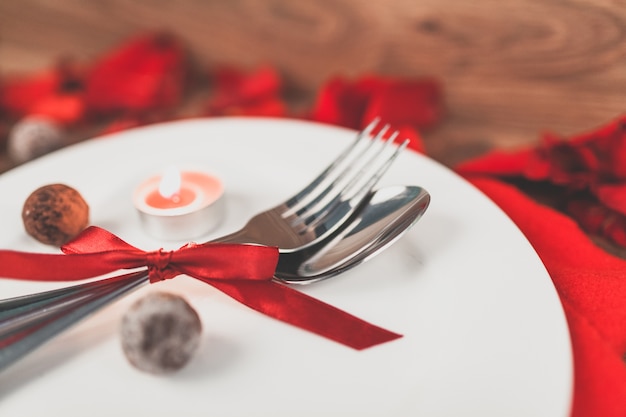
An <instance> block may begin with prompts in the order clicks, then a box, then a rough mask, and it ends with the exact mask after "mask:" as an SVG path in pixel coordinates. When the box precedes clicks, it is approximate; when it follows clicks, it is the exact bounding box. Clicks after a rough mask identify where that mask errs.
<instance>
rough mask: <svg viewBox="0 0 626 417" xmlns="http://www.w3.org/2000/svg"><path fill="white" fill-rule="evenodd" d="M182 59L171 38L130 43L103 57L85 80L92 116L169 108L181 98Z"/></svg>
mask: <svg viewBox="0 0 626 417" xmlns="http://www.w3.org/2000/svg"><path fill="white" fill-rule="evenodd" d="M185 72H186V55H185V52H184V50H183V47H182V45H181V43H180V42H178V40H177V39H176V38H174V37H173V36H170V35H167V34H163V33H158V34H148V35H144V36H140V37H138V38H136V39H133V40H131V41H129V42H127V43H125V44H124V45H122V46H121V47H120V48H119V49H116V50H114V51H112V52H110V53H109V54H107V55H105V56H103V57H102V58H101V59H100V60H99V62H97V63H96V65H95V66H94V67H93V68H92V70H91V71H90V73H89V74H88V77H87V80H86V96H85V99H86V103H87V105H88V107H89V109H90V110H92V111H94V112H96V113H114V112H121V111H125V112H143V111H148V110H152V109H163V108H169V107H172V106H174V105H176V104H178V103H179V102H180V100H181V97H182V90H183V84H184V76H185Z"/></svg>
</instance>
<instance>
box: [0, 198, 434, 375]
mask: <svg viewBox="0 0 626 417" xmlns="http://www.w3.org/2000/svg"><path fill="white" fill-rule="evenodd" d="M429 201H430V196H429V195H428V193H427V192H426V191H424V190H423V189H421V188H420V187H410V186H409V187H404V186H395V187H387V188H382V189H380V190H377V191H374V192H372V193H371V194H370V196H369V198H368V199H366V201H365V202H364V203H363V205H362V206H361V207H360V209H359V210H358V211H357V213H356V214H355V215H353V217H352V218H351V219H350V220H349V221H348V222H347V224H346V225H345V226H343V227H342V228H340V229H339V230H338V231H337V232H335V233H334V234H333V235H332V236H331V237H330V238H329V240H327V243H324V242H323V243H320V244H319V245H317V246H315V247H312V248H309V249H305V250H302V251H301V252H292V253H290V254H283V253H281V254H280V259H279V263H278V267H277V270H276V276H275V278H276V279H277V280H279V281H282V282H286V283H298V284H303V283H310V282H315V281H320V280H322V279H326V278H330V277H332V276H335V275H337V274H339V273H341V272H344V271H347V270H348V269H351V268H353V267H355V266H357V265H359V264H361V263H362V262H364V261H365V260H367V259H369V258H371V257H373V256H375V255H376V254H378V253H380V252H381V251H382V250H383V249H384V248H386V247H388V246H389V245H390V244H391V243H393V242H394V241H395V240H397V239H398V238H399V237H400V236H402V235H403V234H404V233H405V232H406V231H407V230H408V229H409V228H410V227H411V226H412V225H413V224H414V223H415V222H416V221H417V220H419V218H420V217H421V216H422V214H423V213H424V211H425V210H426V208H427V207H428V203H429ZM218 240H219V239H218ZM216 241H217V240H216ZM148 282H149V279H148V273H147V271H145V270H141V271H137V272H133V273H129V274H126V275H121V276H118V277H113V278H109V279H105V280H99V281H94V282H88V283H85V284H79V285H74V286H71V287H67V288H62V289H58V290H52V291H47V292H43V293H38V294H32V295H26V296H21V297H16V298H11V299H7V300H4V301H0V370H2V369H3V368H5V367H7V366H9V365H10V364H12V363H14V362H15V361H17V360H18V359H20V358H21V357H23V356H25V355H26V354H28V353H29V352H31V351H33V350H34V349H36V348H37V347H39V346H40V345H42V344H44V343H45V342H46V341H48V340H50V339H52V338H53V337H54V336H56V335H58V334H59V333H61V332H62V331H64V330H65V329H67V328H69V327H70V326H72V325H73V324H75V323H77V322H78V321H80V320H82V319H83V318H85V317H87V316H89V315H90V314H92V313H94V312H96V311H97V310H99V309H100V308H102V307H104V306H106V305H108V304H110V303H112V302H113V301H115V300H117V299H119V298H121V297H122V296H124V295H126V294H128V293H130V292H131V291H133V290H135V289H137V288H139V287H141V286H143V285H144V284H147V283H148Z"/></svg>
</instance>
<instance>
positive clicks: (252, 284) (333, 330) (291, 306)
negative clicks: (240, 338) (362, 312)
mask: <svg viewBox="0 0 626 417" xmlns="http://www.w3.org/2000/svg"><path fill="white" fill-rule="evenodd" d="M198 279H200V280H201V281H204V282H206V283H208V284H210V285H212V286H213V287H215V288H217V289H218V290H220V291H222V292H223V293H225V294H226V295H228V296H230V297H232V298H234V299H235V300H237V301H239V302H240V303H242V304H245V305H246V306H248V307H250V308H252V309H253V310H256V311H258V312H260V313H263V314H265V315H267V316H270V317H273V318H275V319H278V320H281V321H283V322H285V323H289V324H292V325H294V326H296V327H299V328H301V329H304V330H308V331H310V332H312V333H316V334H318V335H320V336H323V337H326V338H328V339H331V340H334V341H335V342H338V343H341V344H343V345H345V346H349V347H351V348H353V349H356V350H363V349H367V348H369V347H372V346H376V345H379V344H382V343H386V342H390V341H392V340H395V339H398V338H400V337H402V335H400V334H397V333H393V332H391V331H389V330H386V329H383V328H382V327H378V326H376V325H374V324H371V323H368V322H366V321H364V320H361V319H360V318H358V317H355V316H353V315H351V314H349V313H347V312H345V311H343V310H340V309H338V308H336V307H333V306H331V305H329V304H326V303H324V302H322V301H320V300H317V299H315V298H312V297H310V296H308V295H306V294H303V293H301V292H298V291H296V290H294V289H292V288H289V287H287V286H285V285H282V284H279V283H276V282H274V281H244V280H239V281H228V282H227V281H222V280H212V279H203V278H198Z"/></svg>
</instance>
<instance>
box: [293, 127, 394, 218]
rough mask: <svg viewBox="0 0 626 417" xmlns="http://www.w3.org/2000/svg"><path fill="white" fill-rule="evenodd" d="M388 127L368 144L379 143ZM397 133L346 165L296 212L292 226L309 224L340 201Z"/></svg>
mask: <svg viewBox="0 0 626 417" xmlns="http://www.w3.org/2000/svg"><path fill="white" fill-rule="evenodd" d="M388 129H389V125H386V126H385V127H384V128H383V129H381V130H380V132H379V133H378V134H377V135H376V137H375V138H374V139H373V140H372V143H371V144H370V145H373V144H379V143H380V142H381V141H382V138H383V136H384V135H385V134H386V133H387V130H388ZM398 133H399V132H397V131H396V132H394V133H393V134H391V135H390V136H389V137H388V138H387V139H386V141H385V142H383V145H382V149H380V150H376V151H375V152H373V154H372V155H371V156H369V158H367V159H366V160H365V161H361V162H360V163H359V164H352V165H351V166H349V167H347V168H346V170H345V171H344V172H342V175H341V178H338V179H337V181H333V182H332V183H331V184H329V186H328V187H327V188H326V189H325V190H323V191H322V192H321V193H320V195H319V196H318V197H317V198H316V199H314V200H313V201H311V203H310V204H307V205H306V206H305V207H303V208H302V209H301V210H299V211H298V212H297V213H296V214H297V215H298V216H299V218H296V219H294V223H293V224H292V226H295V225H297V224H299V223H305V224H309V223H310V222H311V220H312V219H314V218H317V217H321V216H323V214H324V213H325V212H326V210H327V209H328V208H331V207H333V205H334V204H335V202H337V201H340V199H341V198H342V197H343V196H345V195H346V194H347V193H348V192H349V191H350V190H352V189H353V188H354V187H355V184H356V183H358V182H359V181H362V178H363V177H364V176H365V175H366V174H367V173H368V172H371V171H372V167H376V161H377V159H379V158H380V157H381V155H384V152H385V150H386V149H387V148H388V147H389V146H390V145H391V144H392V143H393V142H394V140H395V139H396V137H397V136H398ZM374 169H375V168H374ZM347 174H350V177H347ZM372 175H375V172H374V173H372ZM381 175H382V174H381ZM344 177H347V178H346V180H345V181H344V183H343V184H341V186H339V180H340V179H343V178H344Z"/></svg>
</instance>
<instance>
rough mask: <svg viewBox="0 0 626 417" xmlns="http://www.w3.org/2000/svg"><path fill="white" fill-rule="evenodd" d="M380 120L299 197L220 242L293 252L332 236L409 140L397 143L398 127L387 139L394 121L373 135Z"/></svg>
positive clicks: (304, 189)
mask: <svg viewBox="0 0 626 417" xmlns="http://www.w3.org/2000/svg"><path fill="white" fill-rule="evenodd" d="M378 121H379V120H378V119H375V120H374V121H373V122H371V123H370V124H369V125H368V126H367V127H366V128H365V129H364V130H362V131H361V132H359V134H358V135H357V138H356V140H355V141H354V142H353V143H352V144H351V145H350V146H349V147H348V148H347V149H346V150H344V151H343V152H342V153H341V154H340V155H339V156H338V157H337V159H335V160H334V161H333V162H331V163H330V165H329V166H328V167H327V168H326V169H325V170H324V171H322V173H321V174H320V175H319V176H318V177H317V178H315V179H314V180H313V181H311V183H309V184H308V185H307V186H305V187H304V188H303V189H302V190H300V191H298V192H297V193H296V194H295V195H294V196H292V197H291V198H289V199H287V200H286V201H285V202H283V203H281V204H279V205H277V206H275V207H274V208H271V209H269V210H266V211H264V212H262V213H259V214H257V215H255V216H254V217H252V218H251V219H250V220H249V221H248V223H247V224H246V225H245V226H244V227H243V228H242V229H241V230H239V231H236V232H234V233H232V234H229V235H226V236H223V237H220V238H219V239H216V240H215V242H224V243H259V244H263V245H268V246H277V247H278V248H280V251H281V253H289V252H293V251H296V250H300V249H304V248H306V247H309V246H312V245H314V244H316V243H318V242H320V241H322V240H323V239H325V238H326V237H328V236H330V235H331V234H332V233H333V232H334V231H335V230H337V228H339V226H341V225H342V224H343V222H344V221H345V220H347V219H348V218H349V217H350V215H352V214H353V213H354V211H355V210H356V209H357V208H358V207H359V205H360V204H361V203H362V202H363V201H364V199H365V197H366V196H367V195H368V194H369V192H370V191H371V190H372V188H373V187H374V186H375V185H376V183H377V182H378V180H379V179H380V178H381V177H382V176H383V174H384V173H385V172H386V171H387V169H389V167H390V166H391V164H392V162H393V161H394V160H395V159H396V157H397V156H398V154H399V153H400V152H401V151H402V150H403V149H404V148H405V147H406V146H407V144H408V142H409V140H408V139H407V140H405V141H404V142H402V143H401V144H400V145H399V146H397V147H393V146H392V144H393V142H394V140H395V139H396V137H397V136H398V132H397V131H396V132H393V133H391V134H390V135H389V136H388V137H387V138H385V135H386V134H387V132H388V130H389V125H385V126H384V127H383V128H382V129H381V130H380V131H379V132H378V133H377V134H376V135H375V136H374V138H373V139H372V137H371V133H372V131H373V130H374V129H375V128H376V125H377V124H378ZM388 148H393V149H391V150H389V149H388Z"/></svg>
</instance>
